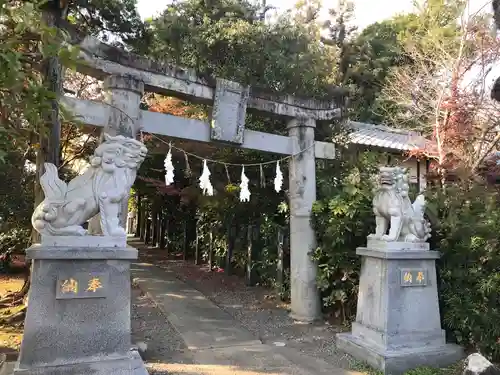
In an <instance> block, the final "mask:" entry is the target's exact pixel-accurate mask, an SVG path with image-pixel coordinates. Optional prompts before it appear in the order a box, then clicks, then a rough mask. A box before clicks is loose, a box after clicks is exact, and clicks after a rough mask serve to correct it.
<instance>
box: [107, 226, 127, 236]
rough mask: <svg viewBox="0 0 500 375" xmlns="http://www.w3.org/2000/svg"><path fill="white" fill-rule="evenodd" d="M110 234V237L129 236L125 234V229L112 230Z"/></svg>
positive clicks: (115, 228)
mask: <svg viewBox="0 0 500 375" xmlns="http://www.w3.org/2000/svg"><path fill="white" fill-rule="evenodd" d="M109 234H110V236H113V237H121V236H126V235H127V233H126V232H125V229H123V228H122V227H114V228H111V230H110V231H109Z"/></svg>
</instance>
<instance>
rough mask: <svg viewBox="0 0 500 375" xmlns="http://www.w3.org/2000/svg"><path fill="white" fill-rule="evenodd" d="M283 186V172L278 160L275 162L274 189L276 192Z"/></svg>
mask: <svg viewBox="0 0 500 375" xmlns="http://www.w3.org/2000/svg"><path fill="white" fill-rule="evenodd" d="M282 186H283V173H281V169H280V162H279V161H277V162H276V177H275V178H274V190H276V193H279V192H280V191H281V187H282Z"/></svg>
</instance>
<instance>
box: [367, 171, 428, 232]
mask: <svg viewBox="0 0 500 375" xmlns="http://www.w3.org/2000/svg"><path fill="white" fill-rule="evenodd" d="M378 177H379V187H378V188H377V189H375V195H374V197H373V212H374V213H375V221H376V229H375V233H374V234H370V235H369V236H368V238H371V239H376V240H384V241H403V242H425V241H426V240H427V239H429V238H430V236H431V234H430V233H431V226H430V223H429V222H428V221H427V220H425V218H424V210H425V197H424V196H423V195H422V194H420V195H419V196H418V197H417V198H416V199H415V202H413V204H412V203H411V201H410V198H409V197H408V191H409V185H408V174H407V170H406V168H400V167H381V168H380V171H379V176H378ZM388 229H389V233H387V230H388Z"/></svg>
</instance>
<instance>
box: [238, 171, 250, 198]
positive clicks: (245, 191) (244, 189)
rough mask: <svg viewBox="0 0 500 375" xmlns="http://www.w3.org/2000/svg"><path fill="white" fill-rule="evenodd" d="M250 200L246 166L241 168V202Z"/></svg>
mask: <svg viewBox="0 0 500 375" xmlns="http://www.w3.org/2000/svg"><path fill="white" fill-rule="evenodd" d="M248 201H250V190H248V178H247V176H245V167H242V168H241V183H240V202H248Z"/></svg>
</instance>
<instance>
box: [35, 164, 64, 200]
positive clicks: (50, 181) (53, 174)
mask: <svg viewBox="0 0 500 375" xmlns="http://www.w3.org/2000/svg"><path fill="white" fill-rule="evenodd" d="M44 166H45V173H44V174H43V175H42V177H41V178H40V185H42V189H43V192H44V193H45V199H49V200H59V199H63V198H64V197H65V196H66V191H67V190H68V186H67V185H66V183H65V182H64V181H62V180H61V179H59V175H58V171H57V167H56V166H55V165H54V164H52V163H44Z"/></svg>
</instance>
